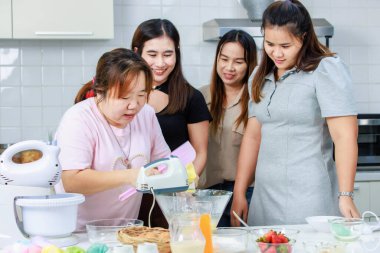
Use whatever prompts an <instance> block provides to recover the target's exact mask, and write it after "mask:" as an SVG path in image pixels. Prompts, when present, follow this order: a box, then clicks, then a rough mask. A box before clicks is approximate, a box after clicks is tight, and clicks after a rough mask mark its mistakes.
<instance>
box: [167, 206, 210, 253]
mask: <svg viewBox="0 0 380 253" xmlns="http://www.w3.org/2000/svg"><path fill="white" fill-rule="evenodd" d="M201 226H202V225H201ZM169 230H170V248H171V252H172V253H194V252H197V253H203V251H204V249H205V243H206V242H205V238H204V234H203V233H202V232H203V231H201V228H200V217H199V214H196V213H193V214H192V215H187V216H186V217H184V216H175V217H173V219H172V222H171V223H170V224H169ZM210 233H211V232H210ZM210 235H211V234H210Z"/></svg>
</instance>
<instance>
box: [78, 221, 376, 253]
mask: <svg viewBox="0 0 380 253" xmlns="http://www.w3.org/2000/svg"><path fill="white" fill-rule="evenodd" d="M274 227H286V228H296V229H299V230H300V234H299V235H298V237H297V240H296V243H295V247H294V251H293V252H292V253H325V252H328V251H323V252H313V251H307V249H306V248H305V246H304V245H308V246H310V245H313V244H318V243H321V242H330V243H335V244H339V245H340V246H341V247H342V248H345V251H343V252H342V251H331V252H329V253H379V252H380V231H378V232H375V233H373V234H371V235H363V236H361V238H360V240H358V241H355V242H350V243H342V242H339V241H337V240H336V239H335V238H334V236H333V235H332V234H331V233H320V232H317V231H316V230H314V229H313V228H312V227H311V226H310V225H308V224H303V225H288V226H274ZM78 236H79V238H80V243H79V244H78V246H79V247H83V248H88V247H89V245H90V243H89V242H88V241H87V240H86V236H85V234H81V235H78ZM253 245H254V242H253V241H251V242H250V249H249V252H250V253H255V252H258V251H257V249H255V247H254V246H253ZM194 253H197V252H194ZM215 253H216V252H215ZM231 253H232V252H231Z"/></svg>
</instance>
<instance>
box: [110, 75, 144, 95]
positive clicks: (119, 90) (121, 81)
mask: <svg viewBox="0 0 380 253" xmlns="http://www.w3.org/2000/svg"><path fill="white" fill-rule="evenodd" d="M140 72H143V71H142V70H141V69H138V68H132V69H130V70H128V71H125V72H123V73H122V74H120V73H117V75H114V76H113V78H111V80H110V82H111V87H110V88H111V89H110V94H109V95H110V97H113V98H122V97H124V96H125V95H126V94H128V93H129V92H130V90H132V89H133V87H132V86H131V83H132V81H133V80H134V79H135V78H136V77H137V76H138V75H139V74H140ZM143 73H144V72H143ZM144 74H145V73H144ZM145 87H146V84H145Z"/></svg>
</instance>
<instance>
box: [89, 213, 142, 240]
mask: <svg viewBox="0 0 380 253" xmlns="http://www.w3.org/2000/svg"><path fill="white" fill-rule="evenodd" d="M143 225H144V222H143V221H142V220H138V219H124V218H116V219H102V220H93V221H90V222H88V223H87V224H86V230H87V236H88V239H89V241H90V242H91V243H104V244H119V242H118V240H117V232H118V231H119V230H120V229H122V228H125V227H131V226H139V227H141V226H143Z"/></svg>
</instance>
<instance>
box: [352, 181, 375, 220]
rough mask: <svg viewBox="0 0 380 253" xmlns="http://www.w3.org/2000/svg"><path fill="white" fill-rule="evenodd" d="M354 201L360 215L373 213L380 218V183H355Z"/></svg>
mask: <svg viewBox="0 0 380 253" xmlns="http://www.w3.org/2000/svg"><path fill="white" fill-rule="evenodd" d="M354 201H355V204H356V206H357V208H358V209H359V211H360V213H363V212H364V211H372V212H374V213H376V214H377V215H378V216H380V181H370V182H355V187H354Z"/></svg>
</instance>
